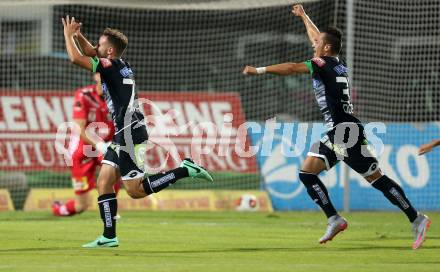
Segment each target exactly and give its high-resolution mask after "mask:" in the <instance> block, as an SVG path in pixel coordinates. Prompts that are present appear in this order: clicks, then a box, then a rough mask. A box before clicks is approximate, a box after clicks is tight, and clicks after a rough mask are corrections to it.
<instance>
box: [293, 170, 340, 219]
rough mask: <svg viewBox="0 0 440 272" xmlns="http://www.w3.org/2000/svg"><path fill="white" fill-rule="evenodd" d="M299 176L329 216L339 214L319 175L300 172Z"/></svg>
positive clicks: (308, 191)
mask: <svg viewBox="0 0 440 272" xmlns="http://www.w3.org/2000/svg"><path fill="white" fill-rule="evenodd" d="M299 178H300V180H301V181H302V183H303V184H304V186H305V187H306V189H307V193H308V194H309V196H310V197H311V198H312V200H313V201H315V203H316V204H318V205H319V207H321V209H322V210H323V211H324V213H325V215H326V216H327V218H330V217H331V216H333V215H336V214H338V213H337V212H336V209H335V207H334V206H333V204H332V202H331V201H330V198H329V196H328V191H327V188H325V185H324V184H323V183H322V182H321V180H320V179H319V178H318V176H317V175H314V174H311V173H307V172H302V171H301V172H299Z"/></svg>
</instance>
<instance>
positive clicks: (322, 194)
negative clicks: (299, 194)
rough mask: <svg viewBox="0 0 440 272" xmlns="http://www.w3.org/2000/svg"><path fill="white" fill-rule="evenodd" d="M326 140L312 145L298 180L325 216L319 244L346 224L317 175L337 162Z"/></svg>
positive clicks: (326, 138)
mask: <svg viewBox="0 0 440 272" xmlns="http://www.w3.org/2000/svg"><path fill="white" fill-rule="evenodd" d="M327 141H329V139H328V137H324V138H323V139H322V140H321V141H320V142H317V143H315V144H314V145H313V146H312V149H311V151H310V152H309V153H308V156H307V158H306V159H305V161H304V162H303V165H302V167H301V171H300V173H299V177H300V180H301V181H302V183H303V184H304V186H305V187H306V189H307V193H308V194H309V196H310V197H311V198H312V200H313V201H314V202H315V203H316V204H318V205H319V207H320V208H321V209H322V211H323V212H324V213H325V215H326V216H327V220H328V225H327V229H326V232H325V233H324V235H323V236H322V237H321V238H320V239H319V243H321V244H323V243H326V242H327V241H330V240H332V239H333V238H334V237H335V236H336V235H337V234H338V233H339V232H341V231H343V230H345V229H346V228H347V226H348V223H347V221H346V220H345V219H344V218H343V217H341V216H340V215H339V214H338V212H337V211H336V209H335V208H334V206H333V204H332V202H331V200H330V196H329V194H328V191H327V188H326V187H325V185H324V184H323V183H322V181H321V180H320V179H319V177H318V175H319V173H321V172H322V171H324V170H326V169H327V170H329V169H330V168H331V167H333V166H334V165H335V164H336V163H337V162H338V161H337V158H336V155H335V154H334V152H333V151H332V150H331V149H330V148H329V147H328V146H326V143H327Z"/></svg>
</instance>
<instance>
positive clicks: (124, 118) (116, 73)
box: [92, 57, 146, 144]
mask: <svg viewBox="0 0 440 272" xmlns="http://www.w3.org/2000/svg"><path fill="white" fill-rule="evenodd" d="M92 65H93V68H92V70H93V72H97V73H100V75H101V81H102V91H103V94H104V97H105V101H106V103H107V107H108V109H109V112H110V113H111V115H112V118H113V122H114V124H115V137H114V138H113V141H114V142H116V143H118V144H124V142H125V141H124V139H123V137H124V133H123V131H124V130H126V129H131V130H132V131H134V132H136V133H135V134H136V135H132V137H133V140H134V141H135V142H139V141H142V138H145V137H146V128H145V125H144V121H143V120H144V115H143V114H142V112H141V111H140V109H139V104H138V100H137V99H138V96H137V93H136V89H135V81H134V74H133V71H132V70H131V68H130V65H129V64H128V63H127V62H125V61H123V60H122V59H106V58H97V57H95V58H92ZM139 127H143V128H142V129H141V130H139V129H138V128H139ZM143 130H145V132H143ZM139 132H140V133H139ZM143 134H145V135H143Z"/></svg>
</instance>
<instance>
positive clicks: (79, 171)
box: [52, 156, 98, 216]
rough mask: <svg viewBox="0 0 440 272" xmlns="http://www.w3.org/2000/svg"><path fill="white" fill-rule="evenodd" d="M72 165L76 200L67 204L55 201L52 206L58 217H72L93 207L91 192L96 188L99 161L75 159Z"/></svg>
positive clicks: (68, 201) (83, 157)
mask: <svg viewBox="0 0 440 272" xmlns="http://www.w3.org/2000/svg"><path fill="white" fill-rule="evenodd" d="M72 162H73V165H72V171H71V172H72V187H73V190H74V192H75V198H72V199H69V200H67V201H66V202H65V203H61V202H59V201H55V202H54V203H53V204H52V213H53V214H54V215H57V216H72V215H75V214H79V213H82V212H84V211H85V210H87V209H88V207H89V206H90V205H91V197H90V194H89V192H90V191H91V190H93V189H94V188H95V187H96V179H95V171H96V168H97V166H98V161H97V160H96V159H95V158H87V157H85V156H80V157H74V158H73V160H72Z"/></svg>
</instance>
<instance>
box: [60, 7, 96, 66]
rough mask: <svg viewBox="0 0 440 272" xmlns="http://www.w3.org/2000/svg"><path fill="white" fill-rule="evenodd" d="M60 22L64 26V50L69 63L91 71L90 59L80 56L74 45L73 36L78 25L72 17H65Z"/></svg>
mask: <svg viewBox="0 0 440 272" xmlns="http://www.w3.org/2000/svg"><path fill="white" fill-rule="evenodd" d="M61 21H62V23H63V26H64V39H65V41H66V50H67V54H68V55H69V59H70V61H71V62H72V63H74V64H76V65H78V66H80V67H82V68H84V69H87V70H89V71H92V61H91V59H90V58H89V57H86V56H83V55H81V53H80V51H79V49H78V48H77V47H76V44H75V40H74V36H75V33H76V32H77V31H78V29H79V27H80V24H79V23H78V22H75V18H74V17H72V18H70V17H69V15H67V16H66V18H62V19H61Z"/></svg>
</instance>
